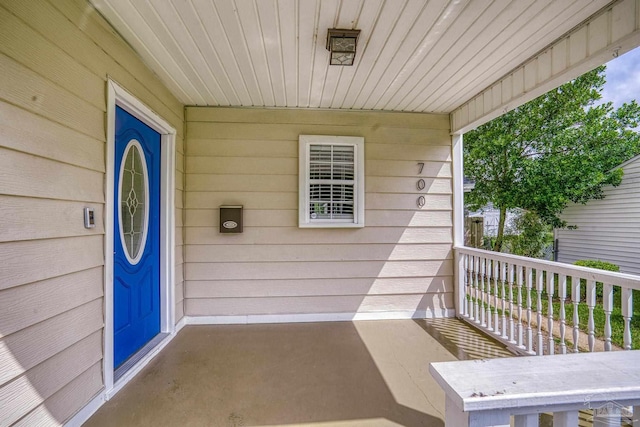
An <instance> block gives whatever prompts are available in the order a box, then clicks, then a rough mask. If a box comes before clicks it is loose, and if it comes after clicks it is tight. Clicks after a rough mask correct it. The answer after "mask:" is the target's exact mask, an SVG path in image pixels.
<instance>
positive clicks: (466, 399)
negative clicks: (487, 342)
mask: <svg viewBox="0 0 640 427" xmlns="http://www.w3.org/2000/svg"><path fill="white" fill-rule="evenodd" d="M639 366H640V352H638V351H616V352H607V353H582V354H569V355H566V356H542V357H511V358H502V359H491V360H470V361H462V362H440V363H432V364H431V366H430V367H429V371H430V372H431V375H432V376H433V377H434V378H435V380H436V381H437V382H438V384H440V386H441V387H442V388H443V389H444V391H445V394H446V400H445V427H509V426H510V425H513V426H515V427H536V426H538V425H539V424H538V423H539V421H538V420H539V414H540V413H553V426H554V427H577V426H578V425H579V423H578V413H579V411H581V410H585V409H591V410H592V411H591V412H590V415H589V418H590V420H587V422H589V421H591V422H592V424H593V426H594V427H595V426H610V427H613V426H617V427H620V425H621V418H623V417H624V418H626V419H627V421H628V420H632V421H631V422H632V423H633V424H632V425H633V426H634V427H638V426H640V421H639V418H640V417H639V416H638V414H640V406H639V405H640V368H639ZM633 414H636V416H634V415H633ZM511 417H513V424H511Z"/></svg>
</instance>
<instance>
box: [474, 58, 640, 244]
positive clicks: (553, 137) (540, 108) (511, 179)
mask: <svg viewBox="0 0 640 427" xmlns="http://www.w3.org/2000/svg"><path fill="white" fill-rule="evenodd" d="M604 70H605V67H604V66H601V67H598V68H596V69H595V70H593V71H590V72H588V73H586V74H584V75H582V76H581V77H578V78H577V79H575V80H572V81H571V82H569V83H566V84H564V85H562V86H560V87H559V88H557V89H555V90H552V91H550V92H548V93H546V94H545V95H542V96H540V97H538V98H536V99H534V100H533V101H530V102H528V103H527V104H524V105H522V106H520V107H518V108H516V109H514V110H512V111H510V112H508V113H506V114H504V115H503V116H501V117H499V118H497V119H495V120H493V121H491V122H489V123H486V124H484V125H482V126H480V127H479V128H477V129H475V130H473V131H471V132H469V133H467V134H465V135H464V144H463V146H464V171H465V176H466V177H467V178H471V179H473V180H474V181H475V188H474V189H473V190H472V191H471V192H470V193H468V194H466V195H465V198H466V200H465V201H466V203H467V206H468V207H469V208H470V209H472V210H477V209H480V208H482V207H484V206H486V205H487V204H489V203H491V204H493V206H494V207H495V208H497V209H499V210H500V219H499V224H498V236H497V238H496V242H495V244H494V247H493V250H495V251H500V250H501V249H502V245H503V241H504V229H505V220H506V213H507V210H511V209H515V208H520V209H523V210H525V211H528V212H532V213H534V214H535V215H537V217H538V218H540V220H541V221H542V222H544V223H546V224H548V225H550V226H552V227H563V226H566V225H567V224H565V223H564V222H563V221H562V220H561V219H560V218H559V217H558V215H559V214H560V213H561V212H562V210H563V209H564V208H565V207H566V206H567V204H568V203H569V202H576V203H586V202H587V201H588V200H590V199H599V198H603V197H604V195H603V192H602V190H603V186H605V185H618V184H620V181H621V179H622V170H619V169H618V170H614V168H615V167H616V166H618V165H620V164H621V163H622V162H624V161H626V160H628V159H630V158H631V157H633V156H634V155H636V154H638V153H640V138H639V136H638V134H637V133H636V132H635V130H634V129H635V128H637V127H638V124H639V123H640V106H638V104H637V103H636V102H635V101H632V102H630V103H628V104H624V105H623V106H622V107H620V108H618V109H614V108H613V106H612V104H611V103H603V104H600V105H596V101H598V100H599V99H600V98H601V92H602V88H603V86H604V83H605V77H604Z"/></svg>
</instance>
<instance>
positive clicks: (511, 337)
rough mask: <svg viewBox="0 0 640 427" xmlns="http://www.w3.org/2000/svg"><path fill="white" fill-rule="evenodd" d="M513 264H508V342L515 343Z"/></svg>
mask: <svg viewBox="0 0 640 427" xmlns="http://www.w3.org/2000/svg"><path fill="white" fill-rule="evenodd" d="M514 269H515V266H514V265H513V264H511V263H510V264H509V283H508V286H509V342H511V343H515V342H516V340H515V331H514V327H515V325H514V323H513V275H514V273H515V271H514Z"/></svg>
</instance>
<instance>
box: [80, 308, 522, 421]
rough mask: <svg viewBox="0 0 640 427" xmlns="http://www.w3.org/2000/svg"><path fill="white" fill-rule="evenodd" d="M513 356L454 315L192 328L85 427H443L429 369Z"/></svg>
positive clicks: (440, 395) (441, 410)
mask: <svg viewBox="0 0 640 427" xmlns="http://www.w3.org/2000/svg"><path fill="white" fill-rule="evenodd" d="M508 355H510V353H509V352H508V351H507V350H506V349H505V348H504V347H503V346H502V345H501V344H499V343H497V342H494V341H492V340H490V339H488V338H486V337H485V336H484V335H483V334H481V333H479V332H477V331H476V330H474V329H472V328H470V327H469V326H467V325H466V324H464V323H463V322H461V321H459V320H456V319H437V320H389V321H356V322H335V323H298V324H268V325H230V326H187V327H185V328H184V329H183V330H182V331H181V332H180V333H179V334H178V336H176V337H175V338H174V340H173V341H172V342H171V343H170V344H169V345H168V346H167V347H166V348H165V349H164V350H163V351H162V352H161V353H160V354H159V355H158V356H157V357H156V358H155V359H154V360H153V361H152V362H151V363H150V364H149V365H148V366H147V367H146V368H145V369H144V370H143V371H141V372H140V374H139V375H138V376H137V377H136V378H134V379H133V380H132V381H131V382H130V383H129V384H127V385H126V386H125V388H123V389H122V390H121V391H120V392H119V393H118V394H117V395H116V396H115V397H113V398H112V399H111V400H110V401H109V402H107V403H106V404H105V405H103V406H102V407H101V408H100V410H98V412H96V414H94V416H93V417H91V418H90V419H89V420H88V422H87V423H85V426H87V427H101V426H119V427H125V426H214V427H217V426H220V427H240V426H302V425H305V426H308V425H313V426H318V427H328V426H332V427H333V426H348V427H353V426H374V427H375V426H397V425H401V426H443V425H444V423H443V419H444V393H443V392H442V391H441V389H440V388H439V387H438V385H437V384H436V383H435V381H434V380H433V379H432V378H431V376H430V375H429V371H428V367H429V363H430V362H435V361H448V360H456V359H468V358H479V357H504V356H508Z"/></svg>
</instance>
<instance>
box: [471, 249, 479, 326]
mask: <svg viewBox="0 0 640 427" xmlns="http://www.w3.org/2000/svg"><path fill="white" fill-rule="evenodd" d="M479 275H480V257H479V256H476V257H473V315H472V316H471V318H472V319H473V321H474V322H476V323H478V321H479V316H478V313H479V312H478V297H479V296H480V295H479V291H478V289H479V286H480V283H479V282H478V276H479Z"/></svg>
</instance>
